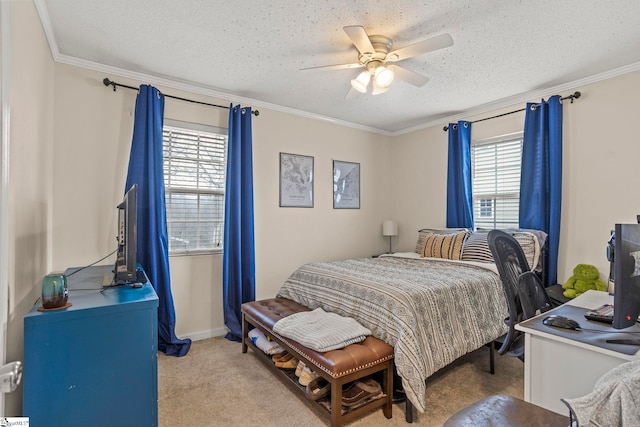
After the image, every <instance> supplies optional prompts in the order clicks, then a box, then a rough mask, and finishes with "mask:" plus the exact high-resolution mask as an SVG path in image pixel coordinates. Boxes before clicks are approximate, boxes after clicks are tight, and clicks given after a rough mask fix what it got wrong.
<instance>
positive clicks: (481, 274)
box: [278, 257, 507, 412]
mask: <svg viewBox="0 0 640 427" xmlns="http://www.w3.org/2000/svg"><path fill="white" fill-rule="evenodd" d="M278 296H280V297H283V298H289V299H291V300H294V301H296V302H298V303H300V304H303V305H305V306H307V307H310V308H312V309H315V308H318V307H322V308H323V309H324V310H326V311H330V312H334V313H338V314H340V315H342V316H348V317H353V318H355V319H356V320H358V322H360V323H361V324H362V325H363V326H365V327H367V328H369V329H370V330H371V332H372V334H373V335H374V336H375V337H376V338H379V339H381V340H383V341H385V342H387V343H388V344H390V345H392V346H393V347H394V350H395V365H396V369H397V371H398V375H399V376H400V377H401V378H402V385H403V387H404V389H405V392H406V394H407V397H408V398H409V400H411V402H412V403H413V404H414V406H415V407H416V408H418V410H419V411H420V412H424V410H425V389H426V383H425V381H426V379H427V378H428V377H429V376H430V375H431V374H433V373H434V372H436V371H437V370H439V369H441V368H442V367H444V366H446V365H448V364H449V363H451V362H453V361H454V360H456V359H457V358H459V357H460V356H463V355H464V354H466V353H469V352H471V351H473V350H476V349H477V348H479V347H481V346H483V345H484V344H486V343H488V342H490V341H492V340H494V339H495V338H497V337H499V336H501V335H502V334H504V333H505V332H506V331H507V328H506V326H505V325H504V318H505V317H506V316H507V308H506V302H505V298H504V295H503V292H502V286H501V283H500V278H499V276H498V275H497V274H496V273H494V272H493V271H491V270H488V269H486V268H483V267H480V266H477V265H473V264H472V263H465V262H450V261H440V260H436V259H433V258H419V259H414V258H398V257H380V258H364V259H355V260H346V261H333V262H322V263H311V264H306V265H304V266H302V267H300V268H299V269H298V270H296V271H295V272H294V273H293V274H292V275H291V276H290V277H289V278H288V279H287V280H286V282H285V283H284V285H283V286H282V287H281V288H280V290H279V291H278Z"/></svg>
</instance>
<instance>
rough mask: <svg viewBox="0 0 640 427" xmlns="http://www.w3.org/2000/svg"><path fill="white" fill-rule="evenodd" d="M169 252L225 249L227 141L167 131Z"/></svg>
mask: <svg viewBox="0 0 640 427" xmlns="http://www.w3.org/2000/svg"><path fill="white" fill-rule="evenodd" d="M162 139H163V155H164V179H165V199H166V204H167V232H168V237H169V251H170V252H173V253H176V252H194V251H195V252H200V251H212V250H216V249H222V242H223V237H224V229H223V227H224V189H225V176H226V148H227V136H226V135H224V134H221V133H213V132H204V131H201V130H191V129H184V128H179V127H174V126H164V128H163V135H162Z"/></svg>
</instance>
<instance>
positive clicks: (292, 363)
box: [276, 357, 298, 369]
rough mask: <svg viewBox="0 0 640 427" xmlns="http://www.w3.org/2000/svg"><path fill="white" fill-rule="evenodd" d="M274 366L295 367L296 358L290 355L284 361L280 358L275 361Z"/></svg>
mask: <svg viewBox="0 0 640 427" xmlns="http://www.w3.org/2000/svg"><path fill="white" fill-rule="evenodd" d="M276 366H277V367H278V368H280V369H296V367H297V366H298V359H296V358H295V357H291V358H289V359H288V360H285V361H282V360H280V361H278V362H276Z"/></svg>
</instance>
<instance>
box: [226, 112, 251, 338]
mask: <svg viewBox="0 0 640 427" xmlns="http://www.w3.org/2000/svg"><path fill="white" fill-rule="evenodd" d="M251 139H252V137H251V108H247V107H245V108H240V106H236V107H234V106H233V105H231V106H230V107H229V142H228V145H229V148H228V152H227V184H226V190H225V200H224V249H223V250H224V252H223V256H222V293H223V295H222V296H223V306H224V324H225V325H226V327H227V329H228V330H229V333H227V335H226V338H227V339H229V340H231V341H241V340H242V313H241V312H240V306H241V305H242V303H244V302H247V301H253V300H255V293H256V286H255V282H256V279H255V275H256V274H255V246H254V238H253V161H252V154H251V145H252V141H251Z"/></svg>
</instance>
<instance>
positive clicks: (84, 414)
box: [23, 265, 158, 427]
mask: <svg viewBox="0 0 640 427" xmlns="http://www.w3.org/2000/svg"><path fill="white" fill-rule="evenodd" d="M112 269H113V266H112V265H108V266H98V267H89V268H87V269H84V270H82V271H78V272H77V274H73V275H71V276H70V277H68V287H69V290H70V292H69V302H71V303H73V305H72V306H71V307H69V308H67V309H64V310H56V311H38V307H39V306H40V303H38V304H36V305H35V306H34V307H33V308H32V310H31V311H30V312H29V313H27V315H26V316H25V317H24V380H23V384H24V389H23V398H24V402H23V415H24V416H25V417H29V420H30V421H31V423H32V425H34V426H45V425H46V426H51V427H63V426H105V427H106V426H150V427H156V426H157V425H158V370H157V357H158V354H157V348H158V323H157V322H158V311H157V310H158V297H157V296H156V293H155V292H154V290H153V287H152V286H151V283H149V282H147V283H144V284H142V285H141V288H140V289H136V290H133V289H132V288H131V287H126V286H120V287H113V288H107V289H102V287H103V281H104V280H105V275H107V274H111V273H112ZM67 271H68V272H72V271H73V270H67ZM65 273H66V272H65ZM111 277H113V276H111ZM108 280H111V279H110V278H109V279H108ZM101 290H102V291H101Z"/></svg>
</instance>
